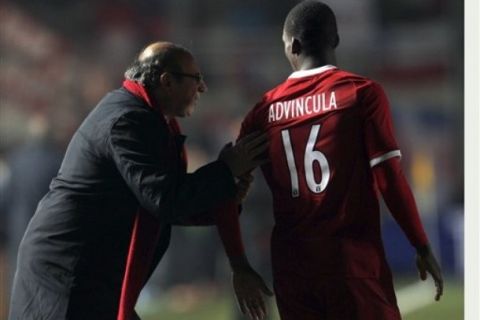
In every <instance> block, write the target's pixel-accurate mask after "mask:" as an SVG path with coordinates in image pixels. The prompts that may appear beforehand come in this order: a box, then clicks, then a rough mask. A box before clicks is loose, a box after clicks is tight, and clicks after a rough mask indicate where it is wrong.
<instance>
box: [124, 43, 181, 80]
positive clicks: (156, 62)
mask: <svg viewBox="0 0 480 320" xmlns="http://www.w3.org/2000/svg"><path fill="white" fill-rule="evenodd" d="M185 54H190V52H189V51H188V50H187V49H185V48H184V47H181V46H178V45H171V46H169V47H168V48H166V49H165V50H163V51H161V52H159V53H157V54H155V55H152V56H150V57H148V58H146V59H140V56H138V57H137V58H136V59H135V60H134V61H133V63H132V64H131V65H130V66H129V67H128V68H127V70H126V71H125V74H124V75H125V78H126V79H128V80H132V81H136V82H138V83H140V84H142V85H144V86H145V87H147V88H149V87H153V86H156V85H158V82H159V81H160V75H161V74H162V73H164V72H166V71H171V72H181V65H180V61H179V60H180V57H182V56H184V55H185Z"/></svg>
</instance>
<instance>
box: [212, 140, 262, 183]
mask: <svg viewBox="0 0 480 320" xmlns="http://www.w3.org/2000/svg"><path fill="white" fill-rule="evenodd" d="M267 148H268V139H267V134H265V133H260V132H254V133H251V134H249V135H247V136H245V137H243V138H242V139H240V140H238V141H237V143H236V144H235V145H232V143H231V142H230V143H228V144H226V145H225V146H224V147H223V149H222V151H220V155H219V156H218V159H219V160H222V161H224V162H225V163H226V164H227V166H228V167H229V168H230V170H231V171H232V174H233V176H234V177H239V176H241V175H243V174H245V173H247V172H249V171H251V170H253V169H255V168H256V167H257V166H259V165H261V164H263V163H266V162H268V158H267V156H266V154H265V151H266V150H267Z"/></svg>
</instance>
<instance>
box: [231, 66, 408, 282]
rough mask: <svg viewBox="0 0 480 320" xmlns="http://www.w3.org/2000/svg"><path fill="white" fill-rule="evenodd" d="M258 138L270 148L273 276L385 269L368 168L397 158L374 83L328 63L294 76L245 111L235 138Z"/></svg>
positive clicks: (265, 170)
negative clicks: (262, 136)
mask: <svg viewBox="0 0 480 320" xmlns="http://www.w3.org/2000/svg"><path fill="white" fill-rule="evenodd" d="M256 130H260V131H265V132H267V133H268V136H269V140H270V147H269V151H268V152H269V156H270V160H271V162H270V163H268V164H266V165H264V166H263V167H262V171H263V174H264V176H265V179H266V181H267V183H268V185H269V186H270V189H271V192H272V195H273V208H274V215H275V228H274V231H273V236H272V259H273V267H274V271H282V273H283V272H289V273H290V272H295V273H299V274H303V275H313V274H318V275H324V274H346V275H351V276H357V277H371V276H378V275H379V274H380V273H381V270H382V269H383V268H384V267H385V265H386V264H385V263H384V262H385V258H384V253H383V247H382V242H381V234H380V213H379V202H378V198H377V192H376V188H375V183H374V177H373V174H372V171H371V167H373V166H375V165H377V164H379V163H381V162H382V161H384V160H386V159H389V158H392V157H400V151H399V148H398V145H397V142H396V141H395V137H394V132H393V125H392V121H391V116H390V111H389V103H388V100H387V98H386V96H385V94H384V92H383V90H382V88H381V87H380V85H378V84H377V83H375V82H373V81H371V80H369V79H367V78H364V77H361V76H358V75H354V74H352V73H348V72H345V71H342V70H339V69H337V68H336V67H334V66H330V65H328V66H323V67H320V68H316V69H310V70H306V71H297V72H294V73H293V74H292V75H291V76H290V77H289V78H288V79H287V80H286V81H285V82H284V83H282V84H280V85H279V86H277V87H276V88H274V89H273V90H271V91H269V92H267V93H266V94H265V95H264V97H263V99H262V101H261V102H260V103H258V104H257V105H256V106H255V107H254V108H253V109H252V110H251V111H250V113H249V114H248V115H247V116H246V118H245V120H244V122H243V124H242V129H241V133H240V137H242V136H243V135H246V134H248V133H250V132H252V131H256ZM275 273H276V272H275Z"/></svg>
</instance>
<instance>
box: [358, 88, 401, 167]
mask: <svg viewBox="0 0 480 320" xmlns="http://www.w3.org/2000/svg"><path fill="white" fill-rule="evenodd" d="M359 95H360V97H361V107H362V108H363V110H362V111H363V115H364V138H365V147H366V151H367V155H368V157H369V160H370V166H371V167H373V166H375V165H377V164H379V163H380V162H382V161H385V160H387V159H389V158H392V157H400V156H401V154H400V150H399V148H398V144H397V141H396V139H395V134H394V129H393V122H392V116H391V113H390V104H389V102H388V99H387V96H386V95H385V92H384V91H383V89H382V87H381V86H380V85H379V84H377V83H375V82H369V83H368V84H367V85H365V86H364V87H362V88H361V89H360V92H359Z"/></svg>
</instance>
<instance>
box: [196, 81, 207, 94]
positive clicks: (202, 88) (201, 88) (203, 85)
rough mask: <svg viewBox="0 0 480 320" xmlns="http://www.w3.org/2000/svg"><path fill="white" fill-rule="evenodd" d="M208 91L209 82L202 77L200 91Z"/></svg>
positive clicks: (199, 85)
mask: <svg viewBox="0 0 480 320" xmlns="http://www.w3.org/2000/svg"><path fill="white" fill-rule="evenodd" d="M207 91H208V87H207V84H206V83H205V80H203V79H202V80H201V81H200V83H199V84H198V92H201V93H204V92H207Z"/></svg>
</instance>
